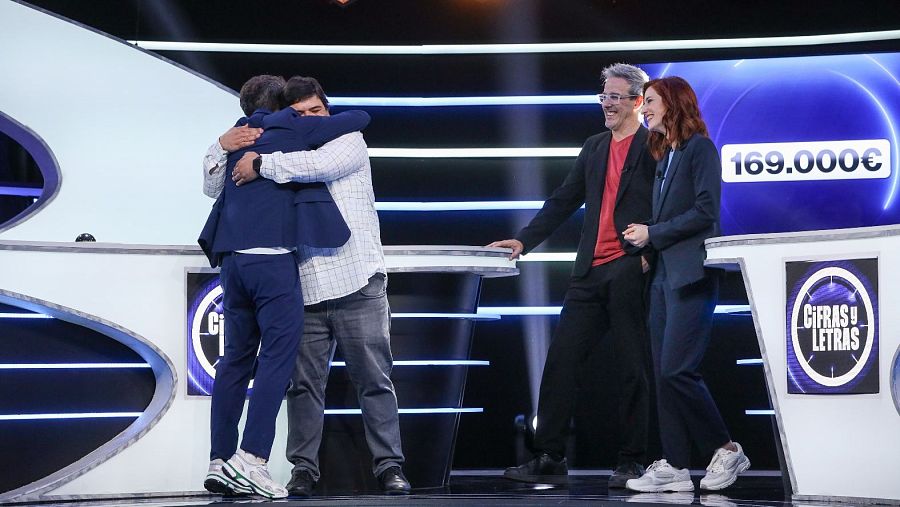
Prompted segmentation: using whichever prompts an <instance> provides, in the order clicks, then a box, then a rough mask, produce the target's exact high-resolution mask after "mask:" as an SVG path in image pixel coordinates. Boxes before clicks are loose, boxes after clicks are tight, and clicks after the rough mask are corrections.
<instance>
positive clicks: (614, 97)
mask: <svg viewBox="0 0 900 507" xmlns="http://www.w3.org/2000/svg"><path fill="white" fill-rule="evenodd" d="M638 97H640V95H619V94H618V93H598V94H597V102H599V103H600V104H603V103H604V102H606V101H609V103H610V104H612V105H616V104H618V103H619V101H620V100H622V99H636V98H638Z"/></svg>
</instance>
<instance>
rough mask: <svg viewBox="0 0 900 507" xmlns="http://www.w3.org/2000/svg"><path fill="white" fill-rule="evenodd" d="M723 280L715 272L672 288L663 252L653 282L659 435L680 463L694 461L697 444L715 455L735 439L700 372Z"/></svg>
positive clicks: (652, 334)
mask: <svg viewBox="0 0 900 507" xmlns="http://www.w3.org/2000/svg"><path fill="white" fill-rule="evenodd" d="M718 281H719V280H718V278H716V277H715V276H709V277H707V278H704V279H703V280H701V281H699V282H697V283H693V284H691V285H688V286H686V287H681V288H678V289H672V288H670V287H669V283H668V281H667V277H666V267H665V264H664V263H663V261H662V257H660V258H659V259H658V261H657V265H656V269H655V273H654V275H653V279H652V282H651V283H650V326H649V327H650V346H651V352H652V356H653V369H654V373H655V375H656V396H657V398H656V400H657V401H656V403H657V409H658V411H659V435H660V440H661V442H662V448H663V454H664V455H665V457H666V459H667V460H668V462H669V463H670V464H671V465H672V466H674V467H676V468H687V467H689V466H690V461H691V444H692V443H693V444H694V445H696V446H697V448H698V449H699V450H700V452H701V453H702V455H703V456H709V455H711V454H712V453H713V452H714V451H715V450H716V449H717V448H719V447H721V446H722V445H724V444H726V443H727V442H728V441H729V440H731V438H730V437H729V436H728V429H727V428H726V427H725V422H724V421H723V420H722V416H721V414H719V409H718V408H717V407H716V402H715V401H713V399H712V395H710V393H709V389H707V387H706V383H704V382H703V376H702V375H700V372H699V371H698V370H699V367H700V362H701V361H702V360H703V354H705V353H706V347H707V345H709V339H710V335H711V332H712V323H713V313H714V312H715V309H716V300H717V299H718V295H719V283H718Z"/></svg>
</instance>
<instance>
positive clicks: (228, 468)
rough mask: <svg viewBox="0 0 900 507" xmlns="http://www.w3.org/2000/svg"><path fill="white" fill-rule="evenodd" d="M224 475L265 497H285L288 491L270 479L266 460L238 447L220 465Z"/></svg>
mask: <svg viewBox="0 0 900 507" xmlns="http://www.w3.org/2000/svg"><path fill="white" fill-rule="evenodd" d="M222 471H223V472H224V475H225V476H226V477H227V478H228V479H230V480H231V481H233V482H236V483H237V484H238V485H239V486H243V487H246V488H250V489H252V490H253V492H254V493H256V494H257V495H260V496H264V497H266V498H270V499H271V498H287V496H288V492H287V490H286V489H285V488H284V486H282V485H281V484H278V483H277V482H275V481H273V480H272V476H271V475H269V469H268V468H267V467H266V460H264V459H262V458H259V457H257V456H254V455H252V454H250V453H249V452H244V451H243V450H242V449H238V451H237V452H236V453H234V456H232V457H231V458H229V459H228V461H226V462H225V465H224V466H223V467H222Z"/></svg>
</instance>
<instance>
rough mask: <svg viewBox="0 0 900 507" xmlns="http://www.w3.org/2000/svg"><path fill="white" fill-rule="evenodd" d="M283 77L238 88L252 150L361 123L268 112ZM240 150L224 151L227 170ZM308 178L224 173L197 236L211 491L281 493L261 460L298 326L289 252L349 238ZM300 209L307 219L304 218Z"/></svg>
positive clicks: (289, 147) (351, 117) (309, 140)
mask: <svg viewBox="0 0 900 507" xmlns="http://www.w3.org/2000/svg"><path fill="white" fill-rule="evenodd" d="M284 84H285V83H284V80H283V79H282V78H280V77H275V76H256V77H254V78H252V79H250V80H249V81H248V82H247V83H246V84H245V85H244V86H243V87H242V88H241V107H242V109H243V110H244V113H245V114H246V115H247V117H246V118H242V119H241V120H239V121H238V125H239V126H240V125H249V126H251V127H256V128H263V129H264V130H265V132H264V133H263V134H262V136H261V137H260V138H259V139H258V140H257V142H256V144H255V145H254V149H255V150H257V151H259V150H263V151H268V152H274V151H295V150H305V149H310V148H313V147H316V146H317V145H319V144H322V143H324V142H327V141H329V140H331V139H334V138H336V137H339V136H341V135H343V134H346V133H349V132H353V131H356V130H359V129H361V128H363V127H364V126H365V125H366V124H368V120H369V118H368V115H367V114H366V113H363V112H359V111H357V112H349V113H351V114H346V113H345V114H344V115H336V116H333V117H312V118H304V117H301V116H300V115H298V114H297V113H296V111H293V110H292V109H290V108H285V109H283V110H281V111H279V112H277V113H270V111H274V110H277V109H278V107H279V106H280V105H281V104H280V102H281V98H282V91H283V87H284ZM242 155H243V152H242V151H236V152H234V153H232V154H231V155H230V156H229V161H228V166H229V168H230V167H233V166H234V164H235V163H236V162H237V160H239V159H240V157H241V156H242ZM312 185H313V186H312V187H310V186H309V185H307V186H306V187H298V186H297V185H279V184H276V183H274V182H272V181H270V180H267V179H263V178H260V179H258V180H257V181H254V182H252V183H251V184H248V185H245V186H242V187H240V188H238V187H237V186H236V185H235V184H234V182H233V181H231V180H230V179H227V180H226V181H225V186H224V188H223V189H222V192H221V195H219V198H218V199H217V201H216V204H215V205H214V208H213V211H212V212H211V213H210V219H209V220H208V221H207V224H206V226H205V227H204V230H203V232H202V234H201V238H200V240H199V242H200V244H201V246H202V247H203V248H204V251H205V252H207V254H208V255H209V256H210V261H211V264H213V265H216V264H220V265H221V267H222V272H221V282H222V288H223V307H224V314H225V329H226V333H225V353H224V356H223V357H222V359H221V360H220V361H219V363H218V365H217V367H216V379H215V383H214V384H213V393H212V409H211V410H212V413H211V420H210V432H211V451H210V466H209V472H208V474H207V477H206V480H205V482H204V486H205V487H206V489H208V490H210V491H213V492H217V493H251V492H252V493H256V494H259V495H261V496H264V497H267V498H283V497H286V496H287V490H285V489H284V487H283V486H282V485H281V484H278V483H276V482H275V481H273V480H272V479H271V477H270V476H269V473H268V469H267V468H266V463H267V460H268V457H269V453H270V452H271V449H272V442H273V440H274V438H275V417H276V416H277V414H278V410H279V408H280V406H281V400H282V399H283V398H284V394H285V390H286V388H287V386H288V383H289V381H290V377H291V374H292V372H293V368H294V364H295V359H296V351H297V347H298V342H299V339H300V336H301V334H302V330H303V312H302V310H301V309H302V308H303V296H302V294H301V292H300V281H299V272H298V267H297V259H296V256H295V252H296V250H297V247H298V245H299V244H307V243H309V244H315V245H316V246H329V247H338V246H340V245H342V244H343V243H345V242H346V241H347V239H348V238H349V236H350V233H349V229H347V225H346V223H344V221H343V219H342V218H341V215H340V212H339V211H338V210H337V207H336V205H335V204H334V201H333V200H332V199H331V195H330V194H329V193H328V190H327V189H325V188H324V187H323V186H318V187H317V186H315V185H316V184H312ZM319 185H321V184H319ZM309 214H311V215H314V218H313V220H307V215H309ZM317 221H318V222H317ZM257 350H258V351H259V353H258V357H257ZM254 363H256V365H257V366H256V376H255V379H254V386H253V393H252V395H251V397H250V402H249V406H248V409H247V422H246V426H245V429H244V435H243V439H242V440H241V445H240V448H239V449H238V445H237V444H238V438H237V437H238V429H237V425H238V420H239V419H240V416H241V412H242V411H243V405H244V399H245V397H246V394H247V387H248V384H249V381H250V377H251V375H252V373H253V367H254ZM226 460H227V461H226Z"/></svg>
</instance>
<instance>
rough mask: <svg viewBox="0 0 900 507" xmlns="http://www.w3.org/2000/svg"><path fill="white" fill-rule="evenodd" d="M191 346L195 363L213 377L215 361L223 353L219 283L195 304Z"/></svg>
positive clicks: (220, 289) (223, 332) (223, 325)
mask: <svg viewBox="0 0 900 507" xmlns="http://www.w3.org/2000/svg"><path fill="white" fill-rule="evenodd" d="M191 346H192V347H193V350H194V357H196V358H197V363H198V364H199V365H200V367H201V368H202V369H203V371H204V372H206V374H207V375H209V377H210V378H215V376H216V363H217V362H218V361H219V358H220V357H222V355H224V353H225V319H224V317H223V315H222V286H221V285H216V286H215V287H213V288H212V290H210V291H209V292H207V293H206V295H205V296H203V299H201V300H200V304H199V305H197V310H196V311H195V312H194V315H193V319H192V326H191Z"/></svg>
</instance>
